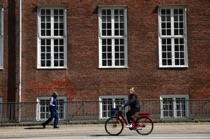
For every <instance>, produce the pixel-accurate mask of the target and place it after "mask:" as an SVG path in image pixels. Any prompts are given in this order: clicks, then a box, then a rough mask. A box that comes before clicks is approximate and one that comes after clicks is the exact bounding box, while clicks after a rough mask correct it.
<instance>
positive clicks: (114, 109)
mask: <svg viewBox="0 0 210 139" xmlns="http://www.w3.org/2000/svg"><path fill="white" fill-rule="evenodd" d="M118 112H119V110H118V109H117V108H112V109H111V114H112V116H117V114H118Z"/></svg>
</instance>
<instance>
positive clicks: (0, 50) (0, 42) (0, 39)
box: [0, 6, 4, 69]
mask: <svg viewBox="0 0 210 139" xmlns="http://www.w3.org/2000/svg"><path fill="white" fill-rule="evenodd" d="M3 67H4V8H3V6H0V69H3Z"/></svg>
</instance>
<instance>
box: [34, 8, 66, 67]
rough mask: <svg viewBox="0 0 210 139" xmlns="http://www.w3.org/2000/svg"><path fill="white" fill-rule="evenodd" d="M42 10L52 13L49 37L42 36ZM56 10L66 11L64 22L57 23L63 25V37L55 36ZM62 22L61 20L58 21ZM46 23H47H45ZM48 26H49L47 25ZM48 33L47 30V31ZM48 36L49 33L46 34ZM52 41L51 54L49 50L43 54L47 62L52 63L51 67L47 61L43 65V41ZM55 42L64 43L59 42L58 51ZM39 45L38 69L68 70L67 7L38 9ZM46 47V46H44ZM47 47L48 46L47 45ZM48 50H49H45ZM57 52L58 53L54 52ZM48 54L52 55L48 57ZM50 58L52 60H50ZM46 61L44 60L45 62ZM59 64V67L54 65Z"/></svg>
mask: <svg viewBox="0 0 210 139" xmlns="http://www.w3.org/2000/svg"><path fill="white" fill-rule="evenodd" d="M41 9H50V11H51V15H50V21H49V23H50V35H49V36H47V35H44V36H42V34H41ZM56 9H62V10H64V13H63V21H61V22H59V21H57V23H63V24H64V25H63V35H55V34H54V31H55V30H56V29H55V28H54V23H55V22H54V21H55V18H54V10H56ZM58 20H60V18H59V19H58ZM45 23H46V22H45ZM45 26H47V25H45ZM58 30H59V26H58ZM61 30H62V29H61ZM45 31H47V28H46V30H45ZM46 34H47V33H46ZM44 39H45V40H46V41H47V40H50V41H49V43H50V48H51V49H50V52H49V53H48V52H47V50H45V51H44V52H43V54H45V55H46V56H45V57H46V58H45V60H46V61H47V60H48V61H50V62H49V63H50V66H49V65H47V64H46V63H47V62H46V61H45V66H43V65H41V64H42V63H41V60H42V59H41V40H44ZM54 40H61V42H62V41H63V42H62V45H60V44H59V43H60V41H58V45H57V48H58V49H57V50H56V49H55V44H54ZM37 44H38V48H37V50H38V52H37V68H38V69H66V68H67V11H66V7H63V6H60V7H59V6H58V7H45V6H40V7H39V8H38V36H37ZM43 46H44V45H43ZM46 47H47V45H46ZM61 47H62V50H60V49H59V48H61ZM45 49H47V48H45ZM54 50H56V51H54ZM47 53H48V54H49V55H50V56H49V55H48V57H47ZM49 57H50V58H49ZM43 61H44V60H43ZM55 61H56V62H57V63H58V65H54V63H56V62H55ZM60 62H63V65H59V64H60Z"/></svg>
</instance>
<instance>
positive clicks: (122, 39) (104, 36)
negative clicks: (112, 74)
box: [98, 5, 128, 68]
mask: <svg viewBox="0 0 210 139" xmlns="http://www.w3.org/2000/svg"><path fill="white" fill-rule="evenodd" d="M98 13H99V68H127V65H128V60H127V7H126V6H120V5H119V6H116V5H115V6H102V5H101V6H99V12H98Z"/></svg>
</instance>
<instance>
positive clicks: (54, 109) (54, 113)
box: [42, 92, 59, 128]
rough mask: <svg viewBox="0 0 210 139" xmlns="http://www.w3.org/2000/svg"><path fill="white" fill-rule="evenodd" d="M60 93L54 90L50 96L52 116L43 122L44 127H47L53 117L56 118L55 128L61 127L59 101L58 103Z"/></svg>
mask: <svg viewBox="0 0 210 139" xmlns="http://www.w3.org/2000/svg"><path fill="white" fill-rule="evenodd" d="M57 96H58V93H57V92H54V93H53V95H52V96H51V98H50V118H49V119H48V120H47V121H45V122H44V123H42V126H43V128H45V127H46V125H48V124H49V123H50V122H51V121H52V120H53V119H54V128H59V127H58V112H57V109H58V103H57V100H56V98H57Z"/></svg>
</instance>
